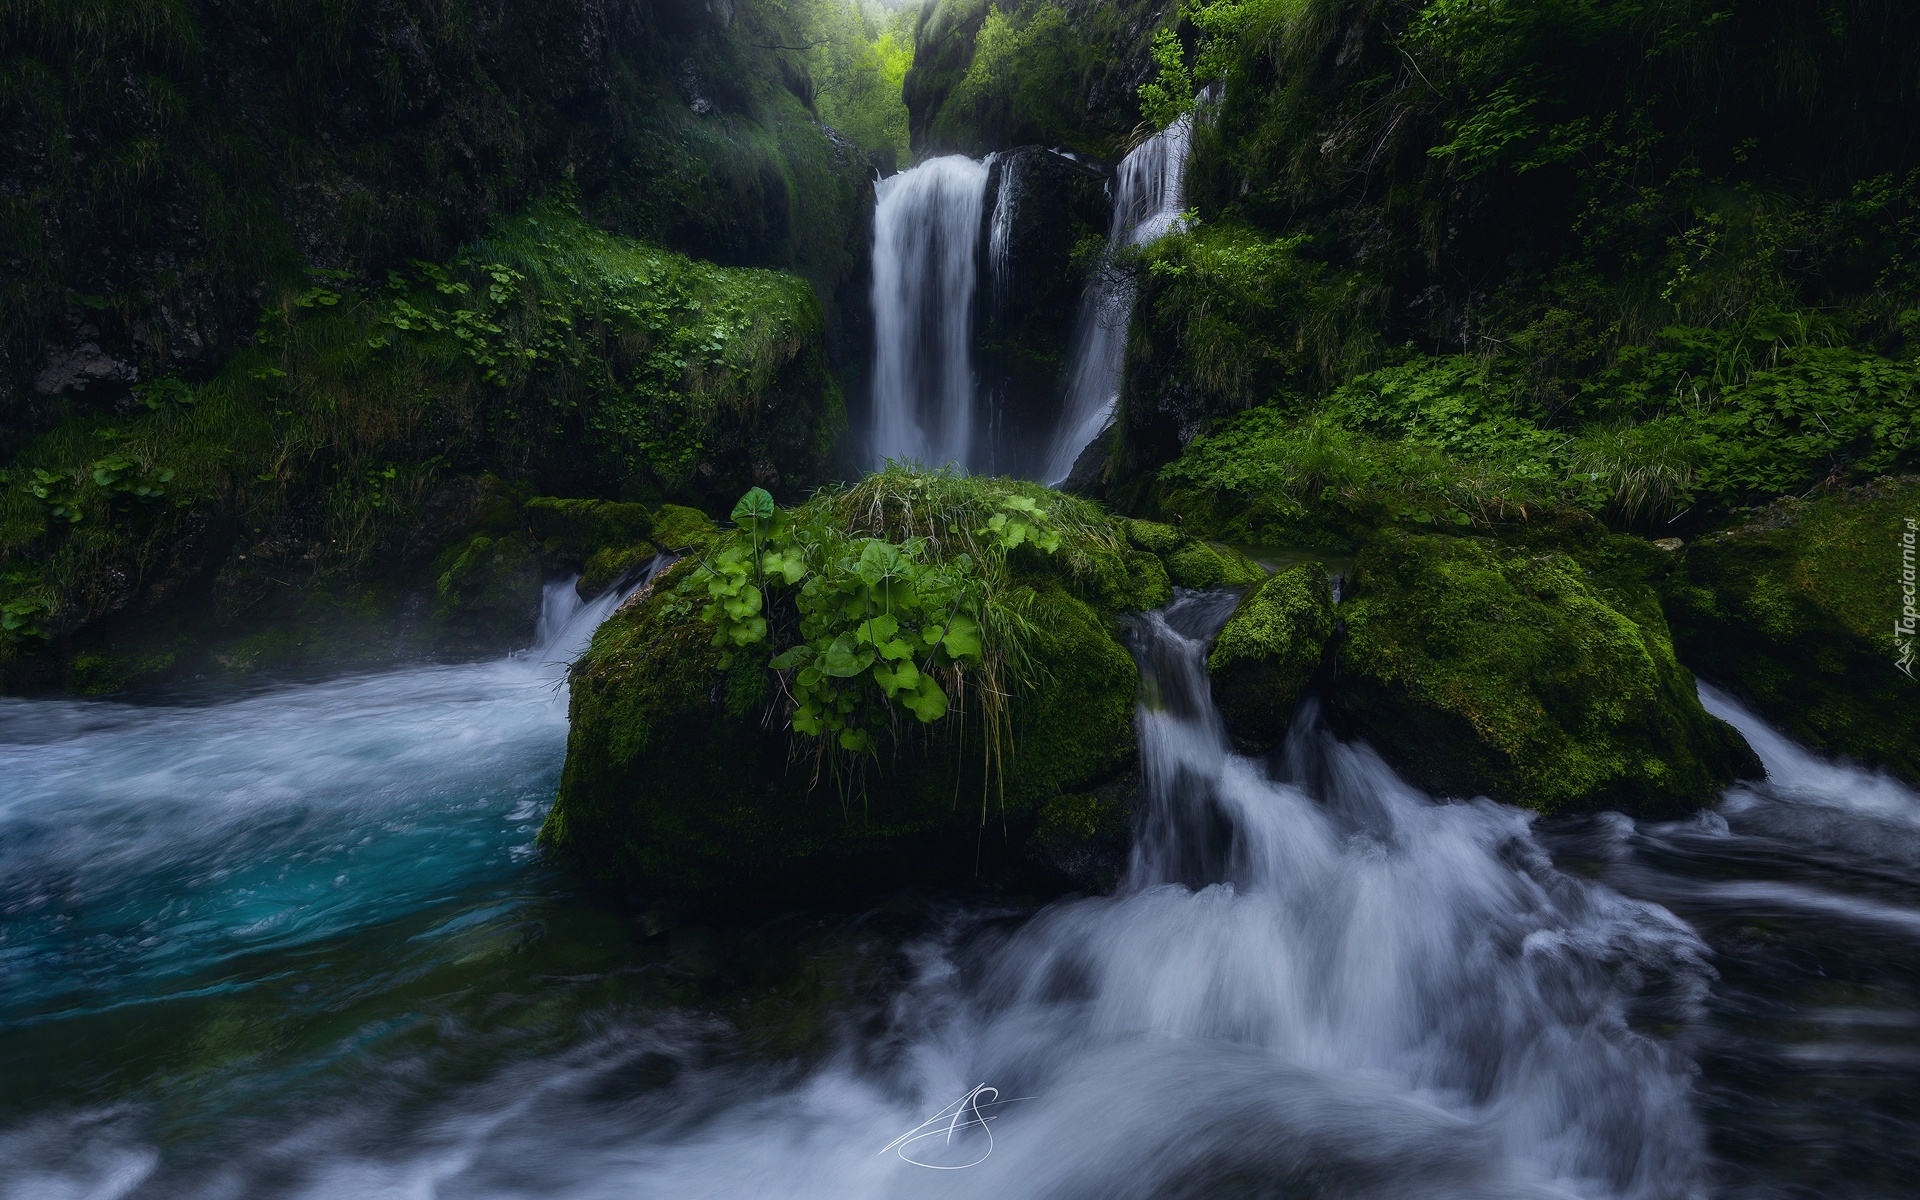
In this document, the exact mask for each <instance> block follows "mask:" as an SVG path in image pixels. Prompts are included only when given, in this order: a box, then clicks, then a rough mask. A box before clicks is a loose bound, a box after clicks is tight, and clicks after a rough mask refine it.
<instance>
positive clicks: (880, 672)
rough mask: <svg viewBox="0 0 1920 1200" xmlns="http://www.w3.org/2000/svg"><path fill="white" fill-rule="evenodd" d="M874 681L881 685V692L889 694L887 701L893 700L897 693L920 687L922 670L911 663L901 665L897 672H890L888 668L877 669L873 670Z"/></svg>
mask: <svg viewBox="0 0 1920 1200" xmlns="http://www.w3.org/2000/svg"><path fill="white" fill-rule="evenodd" d="M873 681H874V682H875V683H877V684H879V685H880V690H881V691H883V692H885V693H886V694H887V699H889V700H891V699H893V697H894V695H895V693H897V692H900V691H903V690H911V689H913V688H914V687H916V686H918V685H919V683H920V668H918V667H916V666H914V665H913V664H912V663H911V662H903V663H901V664H900V669H899V670H897V671H895V670H889V669H887V668H886V667H875V668H874V669H873Z"/></svg>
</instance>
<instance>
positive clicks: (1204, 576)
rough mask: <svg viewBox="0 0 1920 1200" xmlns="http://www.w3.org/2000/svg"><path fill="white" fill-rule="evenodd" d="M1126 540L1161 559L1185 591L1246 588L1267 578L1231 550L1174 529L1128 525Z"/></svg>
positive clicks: (1149, 523) (1154, 524)
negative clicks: (1213, 588)
mask: <svg viewBox="0 0 1920 1200" xmlns="http://www.w3.org/2000/svg"><path fill="white" fill-rule="evenodd" d="M1127 540H1128V541H1129V542H1132V543H1133V544H1134V545H1135V546H1138V547H1139V548H1140V549H1142V550H1145V551H1147V552H1149V553H1151V554H1154V555H1156V556H1158V557H1159V559H1160V561H1161V562H1162V563H1164V564H1165V566H1166V572H1167V578H1168V580H1169V581H1170V582H1171V583H1173V584H1175V585H1177V586H1179V587H1184V588H1210V587H1220V586H1222V585H1225V586H1228V587H1245V586H1250V585H1252V584H1256V583H1259V582H1260V581H1261V580H1263V579H1265V578H1266V577H1267V573H1266V572H1265V571H1264V570H1262V569H1261V567H1260V564H1259V563H1256V562H1254V561H1253V560H1252V559H1250V558H1248V557H1247V556H1246V555H1244V554H1242V553H1240V552H1239V551H1238V550H1235V549H1233V548H1231V547H1229V546H1223V545H1220V544H1219V543H1216V542H1203V541H1201V540H1200V539H1199V538H1196V537H1191V536H1189V535H1187V534H1185V533H1182V532H1181V531H1180V530H1179V529H1177V528H1175V527H1174V526H1172V525H1162V524H1160V523H1158V522H1155V521H1128V522H1127Z"/></svg>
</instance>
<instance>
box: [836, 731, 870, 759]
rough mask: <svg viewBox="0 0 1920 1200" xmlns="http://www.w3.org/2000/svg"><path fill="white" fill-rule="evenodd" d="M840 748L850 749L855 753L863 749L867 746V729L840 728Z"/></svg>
mask: <svg viewBox="0 0 1920 1200" xmlns="http://www.w3.org/2000/svg"><path fill="white" fill-rule="evenodd" d="M840 748H841V749H842V750H851V751H853V752H854V753H856V754H858V753H859V752H860V751H862V750H865V749H866V748H867V731H866V730H864V729H842V730H841V731H840Z"/></svg>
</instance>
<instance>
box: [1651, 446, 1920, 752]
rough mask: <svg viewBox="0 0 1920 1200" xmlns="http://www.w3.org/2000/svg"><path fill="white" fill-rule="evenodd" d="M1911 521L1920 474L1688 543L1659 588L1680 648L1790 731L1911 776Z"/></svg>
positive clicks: (1919, 706)
mask: <svg viewBox="0 0 1920 1200" xmlns="http://www.w3.org/2000/svg"><path fill="white" fill-rule="evenodd" d="M1909 521H1912V522H1915V523H1920V476H1913V475H1909V476H1905V477H1902V478H1894V479H1882V480H1876V481H1875V482H1873V483H1870V484H1867V485H1864V486H1862V487H1857V488H1849V489H1846V490H1844V491H1839V492H1835V493H1832V494H1830V495H1827V496H1822V497H1820V498H1818V499H1813V500H1803V501H1795V500H1788V501H1783V502H1781V503H1779V504H1776V505H1774V506H1773V507H1772V508H1770V509H1767V510H1765V511H1764V512H1762V513H1761V514H1759V515H1758V516H1757V517H1756V518H1754V519H1753V520H1752V521H1749V522H1748V523H1747V524H1745V525H1742V526H1740V527H1738V528H1735V529H1732V530H1729V531H1727V532H1725V533H1721V534H1717V535H1714V536H1711V537H1707V538H1703V539H1701V540H1700V541H1697V542H1694V543H1693V544H1692V545H1689V546H1687V547H1685V548H1684V549H1683V550H1682V551H1679V554H1680V561H1679V563H1678V564H1677V567H1676V569H1675V571H1674V572H1673V574H1672V575H1671V576H1670V577H1669V579H1668V581H1667V584H1666V587H1665V589H1664V590H1665V597H1664V598H1665V600H1666V604H1667V613H1668V617H1669V619H1670V620H1671V621H1672V622H1673V632H1674V639H1675V641H1676V642H1677V643H1678V645H1679V647H1680V651H1681V653H1682V655H1683V656H1685V658H1686V659H1687V661H1688V662H1690V663H1692V664H1693V665H1694V667H1695V668H1696V669H1698V670H1699V672H1700V675H1701V677H1702V678H1703V679H1706V680H1707V681H1708V682H1710V683H1713V684H1716V685H1718V686H1721V687H1724V688H1727V689H1729V690H1731V691H1733V692H1734V693H1735V694H1737V695H1738V696H1739V697H1740V698H1741V699H1743V700H1745V701H1747V702H1748V703H1750V704H1752V705H1754V706H1755V707H1756V708H1758V709H1759V710H1760V711H1761V712H1762V713H1763V714H1764V715H1765V716H1766V717H1767V718H1768V719H1769V720H1771V721H1774V722H1776V723H1777V724H1779V725H1780V726H1781V727H1782V728H1783V729H1785V730H1786V732H1787V733H1788V734H1789V735H1791V736H1792V737H1793V738H1795V739H1796V740H1799V741H1802V742H1807V743H1811V744H1812V745H1815V746H1818V747H1820V748H1821V749H1823V750H1825V751H1827V752H1828V753H1831V754H1843V755H1847V756H1848V757H1851V758H1855V759H1858V760H1860V761H1861V762H1864V763H1867V764H1869V765H1872V766H1880V767H1886V768H1888V769H1890V770H1892V771H1894V772H1896V773H1897V774H1899V775H1902V776H1904V777H1905V778H1908V779H1914V780H1920V684H1917V683H1915V682H1914V680H1913V678H1912V677H1911V676H1910V675H1909V674H1908V673H1907V671H1908V669H1911V667H1912V660H1911V657H1910V655H1911V654H1912V653H1913V651H1912V650H1908V649H1905V648H1906V647H1916V648H1920V647H1917V645H1916V641H1915V635H1914V632H1913V631H1914V628H1915V624H1916V622H1914V621H1910V620H1906V614H1904V613H1903V611H1902V610H1903V609H1904V607H1905V606H1906V604H1907V603H1908V602H1909V599H1908V598H1909V597H1911V596H1912V595H1914V593H1913V592H1911V591H1908V590H1907V589H1908V588H1909V587H1911V586H1912V585H1911V583H1910V582H1909V581H1910V580H1912V579H1913V578H1914V576H1913V575H1912V574H1910V573H1909V568H1910V566H1911V564H1912V563H1913V562H1914V561H1915V559H1914V558H1911V557H1908V556H1907V555H1908V548H1909V547H1913V546H1915V545H1916V543H1920V529H1916V528H1915V526H1914V525H1910V524H1909ZM1909 539H1912V540H1909ZM1914 553H1915V554H1916V556H1920V549H1916V550H1915V552H1914ZM1903 661H1906V662H1908V663H1909V667H1908V668H1903V667H1902V665H1901V664H1902V662H1903ZM1915 673H1916V674H1920V671H1915Z"/></svg>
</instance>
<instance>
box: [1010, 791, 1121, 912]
mask: <svg viewBox="0 0 1920 1200" xmlns="http://www.w3.org/2000/svg"><path fill="white" fill-rule="evenodd" d="M1139 791H1140V773H1139V772H1138V771H1137V770H1134V771H1126V772H1123V773H1122V774H1120V775H1116V776H1115V777H1114V778H1113V779H1111V780H1109V781H1108V782H1107V783H1105V784H1103V785H1101V786H1100V787H1098V788H1095V789H1094V790H1093V791H1090V792H1069V793H1064V794H1062V795H1059V796H1055V797H1054V798H1053V799H1051V800H1049V801H1047V802H1046V804H1045V805H1043V806H1042V807H1041V809H1040V813H1039V818H1038V820H1037V821H1036V822H1035V825H1034V830H1033V836H1032V837H1030V838H1028V839H1027V858H1028V859H1029V860H1030V861H1032V862H1035V863H1038V864H1039V865H1041V866H1043V867H1045V868H1047V869H1048V870H1050V871H1053V872H1056V873H1057V874H1059V875H1061V876H1063V877H1065V878H1066V879H1067V880H1068V881H1070V882H1071V883H1073V885H1074V886H1075V887H1078V888H1080V889H1082V890H1084V891H1089V892H1103V893H1104V892H1111V891H1113V890H1114V888H1116V887H1118V886H1119V884H1120V877H1121V875H1122V874H1123V873H1124V872H1125V871H1126V867H1127V855H1128V853H1129V852H1130V851H1131V850H1132V848H1133V812H1134V804H1135V802H1136V801H1137V799H1138V795H1139Z"/></svg>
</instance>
